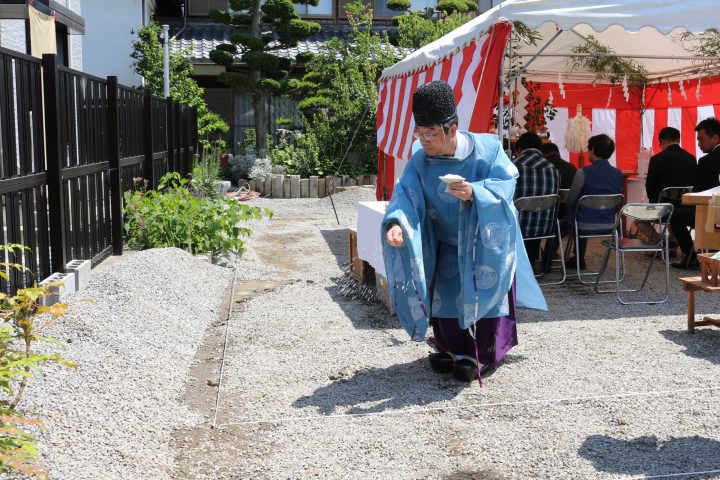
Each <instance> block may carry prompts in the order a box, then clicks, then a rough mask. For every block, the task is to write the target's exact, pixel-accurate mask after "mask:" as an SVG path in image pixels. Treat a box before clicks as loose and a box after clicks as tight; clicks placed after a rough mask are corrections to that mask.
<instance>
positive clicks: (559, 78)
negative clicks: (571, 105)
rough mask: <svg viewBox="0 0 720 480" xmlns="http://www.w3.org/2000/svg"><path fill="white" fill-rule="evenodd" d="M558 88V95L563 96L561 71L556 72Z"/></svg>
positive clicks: (563, 86)
mask: <svg viewBox="0 0 720 480" xmlns="http://www.w3.org/2000/svg"><path fill="white" fill-rule="evenodd" d="M558 89H559V90H560V96H561V97H563V98H565V85H563V81H562V73H559V72H558Z"/></svg>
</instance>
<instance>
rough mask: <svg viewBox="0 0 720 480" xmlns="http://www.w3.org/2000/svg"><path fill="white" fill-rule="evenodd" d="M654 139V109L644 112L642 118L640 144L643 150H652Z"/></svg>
mask: <svg viewBox="0 0 720 480" xmlns="http://www.w3.org/2000/svg"><path fill="white" fill-rule="evenodd" d="M654 139H655V109H653V108H649V109H647V110H645V113H644V114H643V117H642V142H641V145H642V147H643V148H647V149H649V150H652V148H653V141H654Z"/></svg>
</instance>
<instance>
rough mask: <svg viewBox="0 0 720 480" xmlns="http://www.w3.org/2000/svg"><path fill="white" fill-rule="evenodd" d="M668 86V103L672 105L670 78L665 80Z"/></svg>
mask: <svg viewBox="0 0 720 480" xmlns="http://www.w3.org/2000/svg"><path fill="white" fill-rule="evenodd" d="M667 87H668V103H669V104H670V105H672V89H671V88H670V80H668V82H667Z"/></svg>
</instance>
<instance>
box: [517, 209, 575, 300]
mask: <svg viewBox="0 0 720 480" xmlns="http://www.w3.org/2000/svg"><path fill="white" fill-rule="evenodd" d="M559 205H560V196H559V195H539V196H536V197H522V198H518V199H517V200H515V208H517V210H518V212H524V213H540V212H544V211H550V210H552V211H553V212H554V213H555V215H554V216H553V221H552V222H551V225H550V228H549V229H548V230H547V231H546V232H545V233H543V234H542V235H538V236H534V237H526V236H524V235H523V240H550V239H552V238H556V237H557V240H558V242H559V245H560V247H561V248H560V264H561V265H562V279H561V280H560V281H557V282H544V283H540V285H541V286H542V285H559V284H561V283H563V282H564V281H565V279H566V278H567V272H566V270H565V256H564V255H563V251H562V235H561V233H560V221H559V220H558V218H557V207H558V206H559ZM546 273H547V272H544V273H542V274H538V275H535V277H536V278H543V277H544V276H545V275H546Z"/></svg>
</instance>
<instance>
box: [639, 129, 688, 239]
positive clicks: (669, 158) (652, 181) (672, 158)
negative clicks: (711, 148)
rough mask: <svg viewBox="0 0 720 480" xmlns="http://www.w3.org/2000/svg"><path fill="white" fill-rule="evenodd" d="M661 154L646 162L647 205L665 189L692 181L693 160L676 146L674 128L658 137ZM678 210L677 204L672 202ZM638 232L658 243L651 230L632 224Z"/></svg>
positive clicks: (643, 224) (640, 224) (657, 236)
mask: <svg viewBox="0 0 720 480" xmlns="http://www.w3.org/2000/svg"><path fill="white" fill-rule="evenodd" d="M658 141H659V143H660V148H661V149H662V151H661V152H660V153H657V154H655V155H653V156H652V158H650V166H649V167H648V173H647V179H646V180H645V191H646V192H647V198H648V201H649V202H651V203H655V202H657V201H658V199H659V196H660V192H661V191H662V190H663V189H664V188H666V187H684V186H688V185H692V184H693V183H694V181H695V171H696V170H697V161H696V160H695V156H694V155H691V154H690V153H688V152H687V151H685V150H683V148H682V147H681V146H680V131H679V130H678V129H677V128H673V127H665V128H663V129H662V130H660V133H659V134H658ZM672 203H673V205H674V207H675V208H678V206H679V205H680V202H672ZM636 225H637V227H638V231H639V232H640V233H642V234H643V235H645V236H646V237H648V238H649V239H650V241H652V242H656V241H660V239H659V236H660V234H659V233H657V232H656V231H655V230H653V228H652V226H651V225H650V223H648V222H636Z"/></svg>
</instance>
